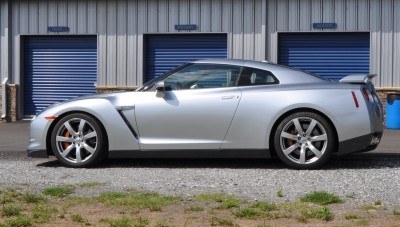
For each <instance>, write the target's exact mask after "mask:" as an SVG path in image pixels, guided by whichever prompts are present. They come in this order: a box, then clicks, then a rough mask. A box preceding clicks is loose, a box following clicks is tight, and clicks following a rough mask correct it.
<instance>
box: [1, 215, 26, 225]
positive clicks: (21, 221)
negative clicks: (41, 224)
mask: <svg viewBox="0 0 400 227" xmlns="http://www.w3.org/2000/svg"><path fill="white" fill-rule="evenodd" d="M30 226H34V222H33V220H32V219H31V218H28V217H25V216H17V217H14V218H11V219H7V220H6V221H5V222H4V223H3V224H0V227H30Z"/></svg>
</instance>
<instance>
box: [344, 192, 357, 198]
mask: <svg viewBox="0 0 400 227" xmlns="http://www.w3.org/2000/svg"><path fill="white" fill-rule="evenodd" d="M346 198H348V199H355V198H356V195H355V194H354V193H352V194H349V195H346Z"/></svg>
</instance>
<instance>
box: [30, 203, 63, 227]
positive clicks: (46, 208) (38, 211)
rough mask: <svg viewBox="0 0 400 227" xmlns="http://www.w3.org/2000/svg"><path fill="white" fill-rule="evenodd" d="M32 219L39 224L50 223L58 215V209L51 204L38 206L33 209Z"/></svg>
mask: <svg viewBox="0 0 400 227" xmlns="http://www.w3.org/2000/svg"><path fill="white" fill-rule="evenodd" d="M31 212H32V218H33V219H34V221H35V222H37V223H45V222H47V221H49V220H50V219H51V218H53V217H54V215H55V214H56V213H57V209H56V208H54V207H53V206H50V205H49V204H37V205H35V206H33V207H32V209H31Z"/></svg>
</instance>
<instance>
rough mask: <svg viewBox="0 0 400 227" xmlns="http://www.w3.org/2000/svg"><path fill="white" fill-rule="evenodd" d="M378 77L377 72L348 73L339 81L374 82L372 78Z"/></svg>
mask: <svg viewBox="0 0 400 227" xmlns="http://www.w3.org/2000/svg"><path fill="white" fill-rule="evenodd" d="M374 77H376V74H354V75H348V76H346V77H344V78H343V79H341V80H339V83H347V84H372V78H374Z"/></svg>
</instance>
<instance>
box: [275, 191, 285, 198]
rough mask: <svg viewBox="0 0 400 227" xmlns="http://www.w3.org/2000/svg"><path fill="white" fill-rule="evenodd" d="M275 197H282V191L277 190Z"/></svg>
mask: <svg viewBox="0 0 400 227" xmlns="http://www.w3.org/2000/svg"><path fill="white" fill-rule="evenodd" d="M276 196H278V197H283V192H282V189H279V190H278V191H277V192H276Z"/></svg>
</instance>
